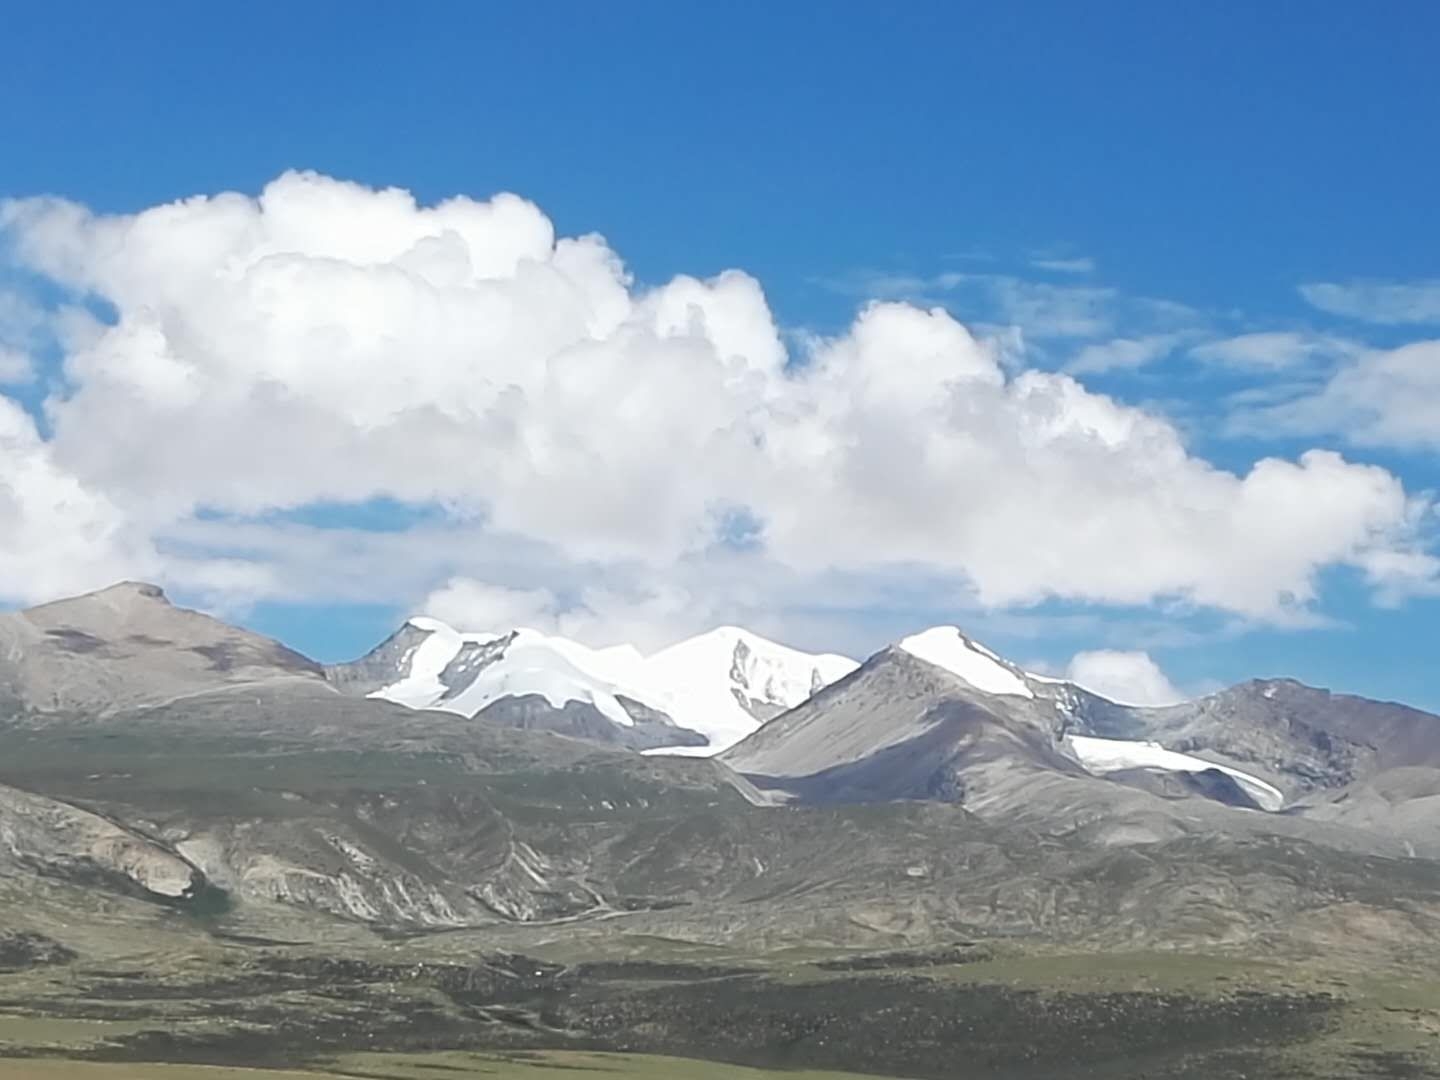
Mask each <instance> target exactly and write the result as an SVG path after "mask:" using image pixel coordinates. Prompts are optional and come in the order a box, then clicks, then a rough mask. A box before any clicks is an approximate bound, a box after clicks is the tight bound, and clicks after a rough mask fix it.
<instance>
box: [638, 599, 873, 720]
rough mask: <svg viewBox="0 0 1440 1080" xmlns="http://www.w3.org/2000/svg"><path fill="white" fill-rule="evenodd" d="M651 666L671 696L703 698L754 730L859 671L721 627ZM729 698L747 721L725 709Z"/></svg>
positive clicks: (659, 656)
mask: <svg viewBox="0 0 1440 1080" xmlns="http://www.w3.org/2000/svg"><path fill="white" fill-rule="evenodd" d="M646 666H647V670H648V671H649V672H650V673H651V676H652V678H654V679H655V681H656V682H657V684H658V685H660V686H662V687H664V689H665V691H666V692H667V693H668V694H670V695H672V696H674V695H680V696H681V697H683V698H694V697H695V696H696V695H701V696H702V697H703V698H704V699H708V701H707V704H708V705H709V707H712V708H714V709H716V710H719V711H722V712H725V713H730V714H731V716H732V717H733V719H735V720H736V722H737V724H738V725H739V726H743V727H748V728H749V729H751V730H753V728H754V727H755V726H757V723H763V722H764V721H766V720H769V719H770V718H771V717H773V716H775V715H777V714H779V713H781V712H784V711H785V710H786V709H790V708H794V707H795V706H796V705H799V704H800V703H801V702H802V701H804V700H805V699H806V698H808V697H810V695H811V694H813V693H814V692H815V691H816V690H819V689H820V688H821V687H823V686H828V685H829V684H830V683H832V682H835V681H836V680H837V679H841V678H844V677H845V676H846V675H848V674H849V673H850V672H852V671H854V670H855V668H856V667H858V666H859V665H858V664H857V663H856V662H855V661H854V660H851V659H850V658H849V657H846V656H837V655H835V654H830V653H822V654H818V655H816V654H811V653H805V652H801V651H799V650H798V649H792V648H790V647H788V646H786V645H780V644H778V643H776V642H774V641H770V640H769V639H767V638H763V637H761V636H760V635H759V634H754V633H751V632H750V631H748V630H742V629H741V628H739V627H737V626H721V627H718V628H716V629H714V630H711V631H710V632H709V633H706V634H701V635H699V636H698V637H693V638H690V639H688V640H686V641H682V642H680V643H679V644H677V645H672V646H670V647H669V648H667V649H662V650H661V651H660V652H658V653H656V654H655V655H654V656H652V657H651V658H650V659H649V660H648V661H647V662H646ZM724 698H728V699H729V701H730V702H732V703H733V706H734V707H735V708H738V710H739V711H740V713H743V714H744V716H743V717H742V716H740V715H739V714H738V713H736V712H735V711H734V709H733V708H731V706H730V705H725V706H724V707H723V709H722V699H724ZM696 700H697V702H698V700H699V699H696ZM746 717H748V719H749V721H750V722H749V723H747V722H746V720H745V718H746ZM748 733H749V732H748V731H746V732H745V734H748Z"/></svg>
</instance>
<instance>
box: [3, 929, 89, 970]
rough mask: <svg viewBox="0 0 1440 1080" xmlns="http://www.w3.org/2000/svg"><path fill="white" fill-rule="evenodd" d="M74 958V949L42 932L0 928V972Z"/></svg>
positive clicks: (43, 965) (47, 965) (52, 963)
mask: <svg viewBox="0 0 1440 1080" xmlns="http://www.w3.org/2000/svg"><path fill="white" fill-rule="evenodd" d="M75 958H76V953H75V952H74V950H72V949H68V948H66V947H65V946H64V945H61V944H60V943H59V942H58V941H55V940H54V939H53V938H48V937H46V936H45V935H44V934H37V933H34V932H32V931H29V930H0V972H14V971H25V970H28V969H29V968H36V967H49V966H51V965H55V964H68V963H70V961H72V960H74V959H75Z"/></svg>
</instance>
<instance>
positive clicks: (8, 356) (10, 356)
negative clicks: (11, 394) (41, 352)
mask: <svg viewBox="0 0 1440 1080" xmlns="http://www.w3.org/2000/svg"><path fill="white" fill-rule="evenodd" d="M34 377H35V365H34V363H33V362H32V361H31V359H30V354H29V353H26V352H22V351H21V350H19V349H16V348H13V347H11V346H9V345H4V344H0V383H7V384H12V385H13V384H16V383H27V382H29V381H30V380H31V379H33V378H34Z"/></svg>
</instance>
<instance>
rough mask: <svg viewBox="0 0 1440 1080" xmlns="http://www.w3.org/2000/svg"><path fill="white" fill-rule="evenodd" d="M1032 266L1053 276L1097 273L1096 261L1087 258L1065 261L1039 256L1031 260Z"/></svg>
mask: <svg viewBox="0 0 1440 1080" xmlns="http://www.w3.org/2000/svg"><path fill="white" fill-rule="evenodd" d="M1030 265H1031V266H1033V267H1034V268H1035V269H1036V270H1048V271H1049V272H1050V273H1052V274H1093V273H1094V272H1095V260H1094V259H1091V258H1086V257H1081V258H1073V259H1063V258H1048V257H1045V256H1037V257H1035V258H1033V259H1031V260H1030Z"/></svg>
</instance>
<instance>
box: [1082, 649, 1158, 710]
mask: <svg viewBox="0 0 1440 1080" xmlns="http://www.w3.org/2000/svg"><path fill="white" fill-rule="evenodd" d="M1065 677H1066V678H1068V679H1069V680H1070V681H1071V682H1074V683H1077V684H1078V685H1080V686H1083V687H1084V688H1085V689H1087V690H1090V691H1093V692H1094V693H1096V694H1099V695H1100V696H1101V697H1106V698H1109V699H1110V700H1111V701H1115V702H1119V703H1120V704H1122V705H1174V704H1176V703H1177V702H1180V701H1184V700H1185V695H1184V694H1182V693H1181V692H1180V691H1179V690H1177V689H1176V688H1175V684H1174V683H1172V682H1171V681H1170V679H1169V678H1168V677H1167V676H1166V674H1165V673H1164V672H1163V671H1161V670H1160V665H1159V664H1157V663H1156V662H1155V661H1154V660H1153V659H1151V657H1150V654H1149V653H1146V652H1121V651H1118V650H1114V649H1099V650H1096V651H1094V652H1082V653H1076V654H1075V656H1074V657H1072V658H1071V660H1070V664H1069V666H1068V667H1067V668H1066V671H1065Z"/></svg>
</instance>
